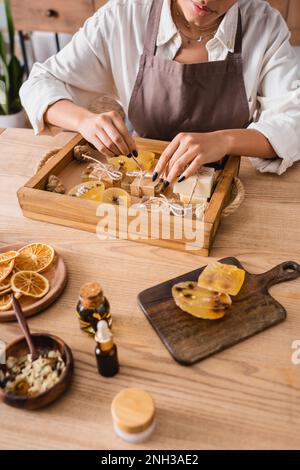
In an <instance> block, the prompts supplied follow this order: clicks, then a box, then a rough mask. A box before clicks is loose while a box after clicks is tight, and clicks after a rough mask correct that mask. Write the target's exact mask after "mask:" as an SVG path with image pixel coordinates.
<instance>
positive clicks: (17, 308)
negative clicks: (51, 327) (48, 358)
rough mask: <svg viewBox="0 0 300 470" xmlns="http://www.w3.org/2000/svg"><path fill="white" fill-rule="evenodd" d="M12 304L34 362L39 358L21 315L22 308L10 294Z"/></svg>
mask: <svg viewBox="0 0 300 470" xmlns="http://www.w3.org/2000/svg"><path fill="white" fill-rule="evenodd" d="M12 303H13V307H14V311H15V314H16V317H17V320H18V322H19V325H20V328H21V330H22V332H23V334H24V336H25V338H26V341H27V344H28V347H29V351H30V354H31V357H32V360H33V361H35V360H36V359H37V358H38V357H39V353H38V351H37V349H36V347H35V346H34V343H33V339H32V335H31V333H30V330H29V327H28V324H27V321H26V320H25V317H24V315H23V312H22V307H21V305H20V302H19V301H18V299H17V298H16V297H15V296H14V294H12Z"/></svg>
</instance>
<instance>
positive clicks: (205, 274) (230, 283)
mask: <svg viewBox="0 0 300 470" xmlns="http://www.w3.org/2000/svg"><path fill="white" fill-rule="evenodd" d="M244 280H245V271H244V270H243V269H240V268H237V267H236V266H233V265H229V264H223V263H219V262H215V263H211V264H209V265H208V266H206V268H205V269H204V270H203V271H202V273H201V274H200V276H199V279H198V286H200V287H203V288H204V289H208V290H212V291H217V292H223V293H225V294H229V295H237V294H238V293H239V291H240V290H241V287H242V285H243V283H244Z"/></svg>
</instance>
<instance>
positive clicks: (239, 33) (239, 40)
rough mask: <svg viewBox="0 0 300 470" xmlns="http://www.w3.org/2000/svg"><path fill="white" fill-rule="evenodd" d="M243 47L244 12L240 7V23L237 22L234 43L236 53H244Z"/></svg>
mask: <svg viewBox="0 0 300 470" xmlns="http://www.w3.org/2000/svg"><path fill="white" fill-rule="evenodd" d="M242 47H243V26H242V14H241V10H240V8H239V13H238V23H237V30H236V36H235V45H234V54H240V55H241V54H242Z"/></svg>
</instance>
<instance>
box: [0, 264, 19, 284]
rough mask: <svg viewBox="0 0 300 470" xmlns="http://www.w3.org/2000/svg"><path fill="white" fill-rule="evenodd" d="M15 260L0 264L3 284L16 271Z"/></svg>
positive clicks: (0, 275) (0, 277)
mask: <svg viewBox="0 0 300 470" xmlns="http://www.w3.org/2000/svg"><path fill="white" fill-rule="evenodd" d="M14 264H15V260H14V259H13V260H11V261H9V263H1V264H0V282H1V283H2V282H3V281H4V280H5V279H6V278H7V277H8V276H9V274H10V273H11V272H12V270H13V269H14Z"/></svg>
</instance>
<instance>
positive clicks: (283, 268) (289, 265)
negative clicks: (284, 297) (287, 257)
mask: <svg viewBox="0 0 300 470" xmlns="http://www.w3.org/2000/svg"><path fill="white" fill-rule="evenodd" d="M259 277H261V279H262V284H263V287H264V289H265V290H266V291H267V290H268V289H269V288H270V287H271V286H273V285H275V284H279V283H280V282H287V281H292V280H293V279H297V278H298V277H300V264H298V263H296V261H285V262H284V263H281V264H279V265H278V266H275V268H273V269H271V270H270V271H267V272H266V273H263V274H260V275H259Z"/></svg>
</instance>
